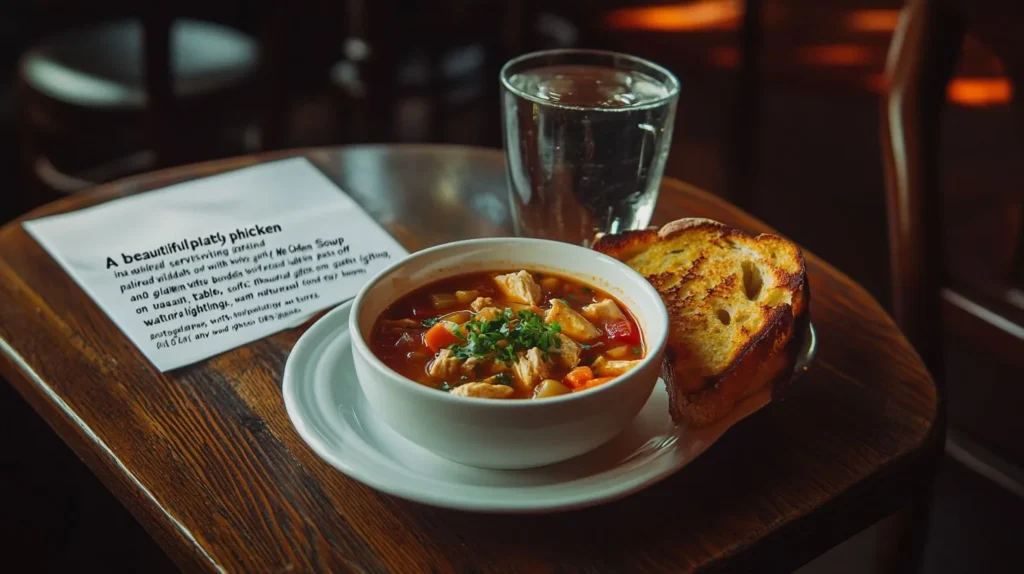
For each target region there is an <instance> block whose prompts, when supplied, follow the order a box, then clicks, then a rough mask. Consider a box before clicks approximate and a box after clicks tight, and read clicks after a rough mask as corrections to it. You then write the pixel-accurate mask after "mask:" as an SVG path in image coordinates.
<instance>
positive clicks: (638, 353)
mask: <svg viewBox="0 0 1024 574" xmlns="http://www.w3.org/2000/svg"><path fill="white" fill-rule="evenodd" d="M643 352H644V351H643V349H641V348H640V347H633V354H634V355H636V356H638V357H639V356H640V353H643Z"/></svg>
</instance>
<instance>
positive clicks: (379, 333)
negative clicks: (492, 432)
mask: <svg viewBox="0 0 1024 574" xmlns="http://www.w3.org/2000/svg"><path fill="white" fill-rule="evenodd" d="M370 345H371V348H372V350H373V353H374V354H375V355H376V356H377V358H379V359H380V360H381V361H383V362H384V363H385V364H387V365H388V366H389V367H391V368H392V369H394V370H395V371H397V372H398V373H400V374H401V375H403V376H405V377H407V378H409V379H412V380H414V381H416V382H418V383H420V384H423V385H426V386H428V387H432V388H435V389H438V390H441V391H444V392H448V393H451V394H453V395H458V396H463V397H477V398H487V399H531V398H546V397H554V396H558V395H564V394H568V393H572V392H577V391H583V390H586V389H590V388H594V387H596V386H599V385H602V384H604V383H607V382H608V381H611V380H613V379H614V378H615V377H618V376H619V375H622V374H623V373H625V372H627V371H629V370H630V369H632V368H633V367H635V366H636V365H637V364H639V362H640V359H643V358H644V354H645V348H644V342H643V336H642V334H641V333H640V329H639V328H638V327H637V323H636V321H635V320H634V319H633V317H632V316H631V315H630V313H629V311H628V310H627V309H626V308H625V307H624V306H622V305H621V304H619V303H618V302H617V301H616V300H615V299H614V298H612V297H611V296H610V295H608V294H607V293H604V292H602V291H600V290H598V289H595V288H593V287H590V286H589V285H586V284H585V283H582V282H580V281H578V280H575V279H572V278H569V277H564V276H561V275H552V274H548V273H540V272H530V271H526V270H518V271H490V272H482V273H472V274H467V275H459V276H455V277H450V278H447V279H443V280H441V281H437V282H435V283H432V284H430V285H427V286H425V287H423V288H421V289H418V290H416V291H414V292H412V293H410V294H409V295H406V296H405V297H403V298H401V299H399V300H398V301H396V302H395V303H393V304H392V305H391V306H390V307H388V308H387V309H386V310H385V311H384V313H383V314H382V315H381V316H380V318H378V319H377V322H376V324H375V325H374V327H373V334H372V336H371V339H370Z"/></svg>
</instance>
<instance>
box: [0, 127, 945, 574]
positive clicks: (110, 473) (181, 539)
mask: <svg viewBox="0 0 1024 574" xmlns="http://www.w3.org/2000/svg"><path fill="white" fill-rule="evenodd" d="M379 148H387V149H396V148H397V149H408V150H417V149H421V150H437V149H438V148H449V149H459V150H461V151H464V152H467V153H469V154H481V155H488V156H491V158H492V159H493V158H494V157H495V156H502V155H503V152H502V150H500V149H497V148H482V147H473V146H461V145H434V144H401V145H390V144H370V145H355V146H333V147H312V148H295V149H289V150H279V151H271V152H263V153H259V154H251V155H242V156H235V157H231V158H222V159H216V160H211V161H207V162H201V163H195V164H188V165H184V166H177V167H172V168H167V169H163V170H158V171H154V172H148V173H145V174H139V175H135V176H130V177H127V178H122V179H119V180H115V181H113V182H108V183H104V184H101V185H98V186H95V187H92V188H89V189H88V190H85V191H83V192H81V194H76V195H72V196H69V197H65V198H62V199H59V200H57V201H54V202H51V203H49V204H46V205H45V206H41V207H39V208H36V209H33V210H31V211H30V212H28V213H25V214H22V215H21V216H19V217H18V218H16V219H14V220H12V221H10V222H8V223H7V224H5V225H4V226H3V227H0V237H2V236H4V235H6V234H7V233H10V232H12V231H13V230H12V229H10V228H12V227H15V226H20V225H21V224H22V223H23V222H24V221H27V220H30V219H35V218H38V217H44V216H47V215H53V214H55V213H62V212H67V211H71V210H75V209H80V208H82V207H85V206H86V205H95V204H99V203H104V202H106V201H110V200H113V199H116V198H118V197H121V196H122V195H124V194H122V193H119V191H121V190H120V189H119V188H121V187H122V186H127V185H132V184H135V183H139V182H141V181H142V180H148V181H153V180H161V179H165V180H166V179H174V178H177V177H184V178H185V179H194V178H198V177H203V176H204V175H207V174H206V173H193V172H196V171H199V172H207V171H208V172H215V173H220V172H225V171H231V170H233V169H240V168H243V167H247V166H250V165H256V164H259V163H263V162H267V161H274V160H278V159H285V158H288V157H297V156H303V157H308V158H310V159H311V161H314V163H316V161H315V159H314V158H315V157H316V156H317V155H323V154H329V153H331V152H337V151H343V150H373V149H379ZM158 183H159V182H158ZM662 186H663V189H664V187H666V186H667V187H675V188H677V189H678V190H679V191H681V192H683V193H687V194H692V195H694V196H698V197H700V198H701V199H702V200H704V201H708V202H712V203H723V204H726V206H728V207H731V208H733V209H736V210H737V211H738V212H739V213H741V214H742V215H743V216H744V217H745V218H746V219H747V220H748V223H750V224H752V225H753V226H754V227H755V228H760V229H764V230H766V231H767V232H770V233H778V232H777V231H775V230H774V228H773V227H772V226H769V225H767V224H766V223H764V222H763V221H761V220H760V219H759V218H757V217H755V216H754V215H752V214H750V213H747V212H746V211H743V210H742V209H740V208H738V207H736V206H731V204H728V202H726V201H725V200H724V199H722V198H720V197H718V196H716V195H715V194H713V193H710V192H708V191H706V190H703V189H701V188H699V187H697V186H694V185H692V184H689V183H686V182H684V181H681V180H678V179H676V178H673V177H668V176H666V177H664V178H663V179H662ZM158 187H159V185H158V186H157V187H154V188H153V189H157V188H158ZM81 195H89V196H91V197H94V198H95V197H97V196H99V197H98V200H97V201H93V202H86V203H85V204H84V205H83V204H82V201H83V199H82V197H81ZM780 235H781V234H780ZM800 248H801V250H802V251H803V253H804V256H805V258H806V259H808V261H813V262H814V264H815V265H817V266H820V267H821V268H822V269H823V270H824V271H825V272H827V273H830V274H833V275H835V276H836V277H838V278H840V279H842V280H843V281H845V282H848V283H849V284H851V285H852V286H853V287H854V288H856V289H857V290H859V292H860V293H861V294H862V295H863V296H865V297H866V298H867V299H868V300H870V302H871V304H872V305H874V311H875V312H877V313H878V314H880V315H881V316H883V317H884V318H885V321H886V322H887V323H888V326H890V327H891V328H892V329H894V330H896V331H897V332H899V333H900V337H901V338H902V339H903V341H904V342H905V343H906V346H907V349H908V350H909V351H911V352H912V353H913V354H914V358H915V360H916V361H917V362H918V363H919V364H920V365H921V366H922V369H923V370H924V372H925V374H927V375H928V382H929V383H930V385H929V388H930V390H931V393H930V395H931V396H930V397H929V398H930V405H929V406H930V412H929V413H928V415H929V416H928V417H927V419H928V420H927V422H928V425H929V426H928V429H927V431H926V432H924V433H923V434H922V435H921V436H920V438H919V440H918V441H917V442H916V443H915V445H914V447H913V448H910V449H908V450H906V451H904V452H902V453H899V454H898V455H897V456H895V457H893V458H892V459H890V460H889V461H888V463H887V464H886V465H885V466H886V467H890V468H891V467H892V466H902V465H907V464H911V465H913V464H914V463H915V462H918V461H920V460H921V457H927V456H928V455H929V454H931V451H932V449H933V447H935V446H936V444H937V440H936V439H937V438H938V436H939V432H938V431H939V425H938V422H939V416H940V410H939V404H940V397H939V394H938V392H937V387H936V385H935V382H934V379H933V378H932V377H931V375H930V374H929V373H928V372H927V369H925V368H924V366H923V362H922V361H921V359H920V357H919V355H918V354H917V352H916V350H915V349H914V348H913V347H912V346H911V345H910V344H909V343H908V342H906V338H905V337H904V336H903V334H902V331H900V330H899V328H898V327H897V326H896V324H895V321H893V319H892V317H891V316H890V315H889V314H888V313H887V312H886V311H885V309H884V308H882V307H881V305H880V304H879V303H878V301H877V300H876V299H875V298H874V297H873V296H872V295H871V294H870V293H869V292H867V291H866V290H865V289H864V288H863V287H862V286H861V285H860V284H858V283H856V282H855V281H853V280H852V279H851V278H849V277H848V276H847V275H846V274H845V273H843V272H842V271H840V270H838V269H837V268H835V267H834V266H832V265H831V264H830V263H828V262H827V261H825V260H823V259H821V258H820V257H818V256H817V255H815V254H814V253H813V252H811V251H809V250H807V249H806V248H804V247H803V246H801V247H800ZM0 266H2V267H6V268H7V269H8V270H11V268H10V266H9V265H8V264H7V262H6V261H4V260H3V257H2V255H0ZM0 355H3V357H4V359H5V360H2V361H0V372H2V373H3V374H5V375H6V376H7V378H8V379H10V380H11V381H12V383H14V386H15V387H16V388H17V387H19V385H18V384H17V383H16V382H15V380H16V379H17V380H20V381H21V382H22V383H23V385H24V388H21V389H19V392H20V393H21V394H22V395H23V398H25V400H26V401H27V402H29V403H30V404H33V408H34V401H32V400H29V398H28V397H26V396H25V394H26V392H28V391H29V390H30V389H32V388H34V389H36V391H35V392H36V393H38V397H37V398H38V399H41V400H44V401H46V402H48V403H49V404H50V405H51V406H52V407H53V408H55V409H56V410H57V412H58V414H59V415H60V416H61V417H63V419H64V422H65V423H67V425H68V426H69V427H73V428H74V431H72V432H73V437H70V438H73V439H75V440H69V441H66V442H68V443H69V444H68V446H69V447H71V448H72V450H74V451H75V452H76V454H79V456H81V457H82V458H84V459H93V460H96V461H97V462H98V463H99V465H100V466H101V467H104V468H102V471H101V472H97V474H100V475H101V478H103V482H104V483H105V484H107V486H108V488H111V489H112V490H114V489H120V488H131V489H133V490H135V491H136V494H137V495H139V496H141V499H142V500H145V501H146V504H145V505H144V506H142V505H140V506H139V508H140V510H141V509H142V508H146V509H147V510H146V512H148V513H150V514H151V516H146V517H145V520H140V522H143V525H145V524H146V522H147V521H148V520H153V519H161V518H162V519H165V520H166V521H167V522H168V523H169V524H170V525H171V526H172V530H173V531H174V532H175V536H174V538H175V539H176V540H177V544H178V546H179V548H178V549H177V550H178V551H179V552H175V553H174V554H172V555H174V556H175V559H176V561H177V560H182V556H181V554H180V552H182V551H183V552H184V561H183V562H179V565H180V564H182V563H189V564H193V563H194V564H196V565H201V566H204V567H205V568H212V569H214V570H217V571H224V569H223V567H222V566H221V565H220V564H219V563H218V562H217V561H216V559H215V558H214V557H213V556H212V555H210V554H209V553H208V552H207V549H206V547H205V546H204V544H202V543H201V542H200V541H199V540H197V539H196V538H195V537H194V536H193V534H192V533H191V532H190V531H189V530H188V528H187V527H186V526H185V525H184V524H182V523H181V522H179V521H178V520H177V519H176V518H175V516H174V515H173V514H171V513H170V512H169V511H168V509H166V508H165V507H164V506H163V505H162V504H161V503H160V502H159V500H157V499H156V498H155V496H154V495H153V494H152V493H151V492H150V491H149V490H148V489H147V488H146V487H145V485H143V484H142V483H141V482H140V481H139V480H138V479H137V478H136V477H135V476H134V474H133V473H132V472H131V471H130V470H129V469H128V468H127V467H126V466H125V465H124V463H123V462H122V461H121V460H120V458H119V457H117V456H116V454H115V453H114V452H113V451H112V450H111V449H110V448H109V447H107V445H106V444H105V443H104V442H103V441H102V440H100V438H99V437H98V436H97V435H95V433H93V432H92V430H91V429H90V427H89V426H88V425H86V424H85V423H84V421H82V419H81V418H80V417H79V416H78V415H77V413H75V412H74V411H73V410H72V409H71V407H70V405H68V404H67V403H65V402H64V401H63V399H61V397H60V396H58V395H57V394H56V393H55V392H54V391H53V390H52V389H51V388H50V387H49V386H48V385H47V384H46V383H45V381H43V380H42V378H41V377H39V375H38V374H36V372H35V370H34V369H33V368H32V366H31V365H29V364H28V363H27V362H26V361H25V360H24V359H23V358H22V357H21V355H20V354H19V353H18V351H17V350H16V349H15V348H14V346H13V345H12V344H11V343H9V342H8V341H7V340H5V339H4V337H3V336H2V335H0ZM5 367H6V368H5ZM36 410H38V409H36ZM922 416H924V415H922ZM44 420H45V417H44ZM47 424H48V425H49V426H50V427H51V428H52V429H53V430H54V431H55V432H56V433H57V434H58V435H59V436H61V437H62V438H64V437H65V436H67V435H66V434H65V433H66V432H67V431H65V432H61V431H60V430H59V429H58V428H56V425H54V424H53V422H51V421H49V420H47ZM74 445H77V446H78V448H75V446H74ZM89 445H92V447H90V446H89ZM93 447H95V449H94V450H92V451H90V449H92V448H93ZM80 449H85V450H87V452H86V453H80V452H79V450H80ZM96 455H98V458H96ZM88 466H90V467H91V468H92V469H93V471H94V472H96V471H100V470H101V469H98V468H95V467H94V466H93V465H88ZM104 475H105V476H104ZM865 479H866V478H865ZM865 479H862V480H860V481H858V482H857V483H855V484H853V485H852V486H851V487H850V488H849V489H847V491H849V490H853V489H855V488H857V487H859V486H862V485H863V483H864V480H865ZM118 483H119V484H118ZM847 491H843V492H840V493H837V494H836V495H835V496H833V497H832V498H830V499H828V500H827V501H826V502H825V504H826V505H828V504H830V503H833V502H834V501H835V500H836V499H838V498H839V497H840V496H842V495H843V494H844V493H845V492H847ZM809 515H810V514H809V513H807V514H803V515H800V516H798V517H795V518H793V519H792V520H790V521H789V522H787V523H786V524H784V525H782V527H783V528H786V527H796V526H798V523H800V522H803V521H804V520H806V519H807V517H808V516H809ZM137 518H140V517H137ZM151 535H154V537H156V536H155V533H153V532H151ZM159 538H163V539H164V540H166V537H162V536H161V537H159ZM760 541H761V540H758V541H755V542H753V543H751V544H748V545H741V546H738V547H737V548H736V549H735V551H734V552H733V553H731V554H729V555H726V556H723V557H722V560H724V561H732V560H735V559H737V558H738V557H740V556H743V555H746V554H748V553H749V552H750V551H751V550H752V549H754V548H756V547H757V546H759V542H760ZM165 549H166V550H168V551H170V550H171V549H170V548H167V547H166V546H165ZM190 558H191V560H189V559H190ZM193 560H194V561H195V562H193Z"/></svg>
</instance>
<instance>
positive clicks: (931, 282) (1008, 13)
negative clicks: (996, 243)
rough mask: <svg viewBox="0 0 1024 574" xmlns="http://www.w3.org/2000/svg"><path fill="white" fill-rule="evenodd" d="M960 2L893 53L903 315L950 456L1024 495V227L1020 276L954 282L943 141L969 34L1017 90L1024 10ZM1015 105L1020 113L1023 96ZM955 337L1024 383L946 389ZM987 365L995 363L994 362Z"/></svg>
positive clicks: (899, 316) (936, 1)
mask: <svg viewBox="0 0 1024 574" xmlns="http://www.w3.org/2000/svg"><path fill="white" fill-rule="evenodd" d="M959 2H960V4H957V0H910V1H909V3H908V5H907V6H906V8H905V9H904V12H903V15H902V18H901V22H900V25H899V27H898V28H897V30H896V33H895V34H894V37H893V42H892V46H891V48H890V53H889V60H888V65H887V68H888V75H889V77H890V78H891V82H892V83H891V86H890V88H889V90H888V93H887V94H886V95H885V97H884V99H883V105H882V110H881V124H882V148H883V160H884V163H885V172H886V186H887V196H888V213H889V236H890V250H891V266H892V281H893V286H892V297H893V310H894V314H895V318H896V321H897V323H898V324H899V325H900V327H901V328H902V329H903V331H904V333H905V334H906V335H907V337H908V339H909V340H910V342H911V343H912V344H913V345H914V346H915V347H916V348H917V350H918V352H919V353H920V354H921V356H922V358H923V359H924V360H925V363H926V364H927V365H928V367H929V369H931V371H932V374H933V375H934V377H935V379H936V381H937V383H938V385H939V391H940V400H942V401H943V408H944V409H945V410H946V412H947V414H948V421H949V432H948V435H947V437H946V452H947V454H949V455H951V456H953V457H954V458H956V459H958V460H960V461H961V462H964V463H965V464H966V465H967V466H968V467H971V468H974V469H975V470H978V471H979V472H981V473H982V474H985V475H986V476H989V477H990V478H994V479H995V480H996V482H999V483H1000V484H1003V485H1004V486H1007V487H1008V489H1009V490H1011V491H1014V492H1016V493H1018V494H1020V493H1024V480H1022V479H1021V477H1024V472H1021V470H1020V468H1021V467H1022V465H1021V463H1022V462H1024V428H1022V427H1024V423H1021V422H1020V417H1019V415H1013V414H1009V415H1007V416H1001V414H999V413H998V412H997V409H998V408H999V407H998V406H997V402H998V403H1001V404H1003V405H1006V406H1005V407H1004V408H1006V409H1007V411H1008V412H1011V413H1012V412H1019V409H1020V406H1021V405H1022V404H1024V391H1022V390H1021V388H1020V387H1021V385H1020V384H1019V380H1020V378H1021V376H1022V375H1021V369H1024V303H1021V297H1020V293H1021V292H1020V291H1019V289H1021V288H1024V280H1022V279H1024V223H1019V224H1018V229H1017V234H1016V235H1017V237H1016V239H1015V243H1016V249H1017V253H1016V259H1015V260H1016V265H1015V269H1014V270H1011V271H1010V272H1008V273H1006V274H1004V275H1003V276H1002V277H1001V278H998V277H997V279H1001V280H999V281H989V282H979V281H976V280H975V281H971V280H968V279H964V278H960V279H957V278H954V277H953V276H952V274H951V273H950V268H949V264H948V260H947V258H946V255H947V254H946V252H945V246H946V245H947V244H948V243H947V239H948V237H947V235H948V231H949V229H950V224H951V223H952V222H954V221H955V217H954V216H953V214H947V215H948V216H949V217H947V219H946V220H944V219H943V217H942V216H943V213H942V211H943V210H942V207H941V206H942V194H941V185H940V184H941V181H940V179H941V178H940V170H939V166H940V165H941V162H940V158H939V149H940V147H939V141H940V133H941V118H942V111H943V106H944V103H945V99H946V87H947V84H948V83H949V81H950V79H951V76H952V75H953V72H954V70H955V67H956V63H957V60H958V58H959V56H960V51H961V46H962V43H963V41H964V37H965V33H966V32H967V31H968V30H970V31H971V33H972V34H973V35H976V36H977V37H978V38H979V39H980V40H981V41H982V42H983V43H984V44H986V45H987V46H988V48H989V49H991V50H992V52H994V53H995V54H996V55H997V56H998V57H999V58H1000V59H1001V61H1002V63H1003V65H1004V68H1005V69H1006V71H1007V74H1008V76H1009V77H1010V79H1011V80H1015V79H1020V78H1022V77H1024V76H1022V75H1021V74H1020V72H1021V71H1022V70H1024V60H1022V59H1024V36H1021V35H1020V33H1019V30H1017V29H1016V28H1018V27H1019V22H1021V18H1022V17H1024V5H1022V3H1020V2H1017V1H1016V0H978V1H977V2H975V1H973V0H971V1H968V0H959ZM1017 85H1018V86H1021V84H1020V83H1017ZM1015 104H1016V106H1018V108H1019V105H1020V100H1019V94H1018V100H1017V101H1016V102H1015ZM1015 111H1019V109H1018V110H1015ZM1017 125H1018V126H1019V125H1020V124H1017ZM1019 132H1020V133H1022V134H1024V130H1019ZM1008 235H1009V234H1008ZM1008 241H1014V240H1012V239H1008ZM1015 289H1016V290H1015ZM1015 297H1016V300H1015ZM950 333H953V334H956V335H957V336H958V337H961V338H963V339H964V340H965V341H967V343H968V344H970V345H972V346H973V348H975V349H979V350H982V351H983V353H991V354H993V355H995V356H997V357H999V358H1001V360H1004V361H1005V362H1007V363H1010V364H1013V365H1016V369H1017V371H1016V375H1015V377H1013V378H1016V379H1017V381H1016V382H1014V381H1012V378H1010V379H996V380H990V379H991V378H986V377H980V376H979V377H974V379H975V380H969V381H968V380H954V379H951V380H948V381H947V380H945V379H946V377H945V368H946V363H945V360H946V359H947V358H948V353H946V352H945V351H946V349H945V348H944V342H945V339H944V337H946V336H947V335H948V334H950ZM975 357H976V359H974V360H978V361H982V360H984V359H983V357H984V354H977V355H975ZM992 397H997V398H996V399H993V398H992ZM974 399H977V400H980V401H989V403H988V404H989V405H990V406H991V408H990V409H989V410H988V412H987V413H984V414H982V415H981V416H968V415H969V413H967V411H965V410H964V409H962V408H959V407H960V405H961V404H962V403H963V402H965V401H966V402H970V401H971V400H974Z"/></svg>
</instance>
